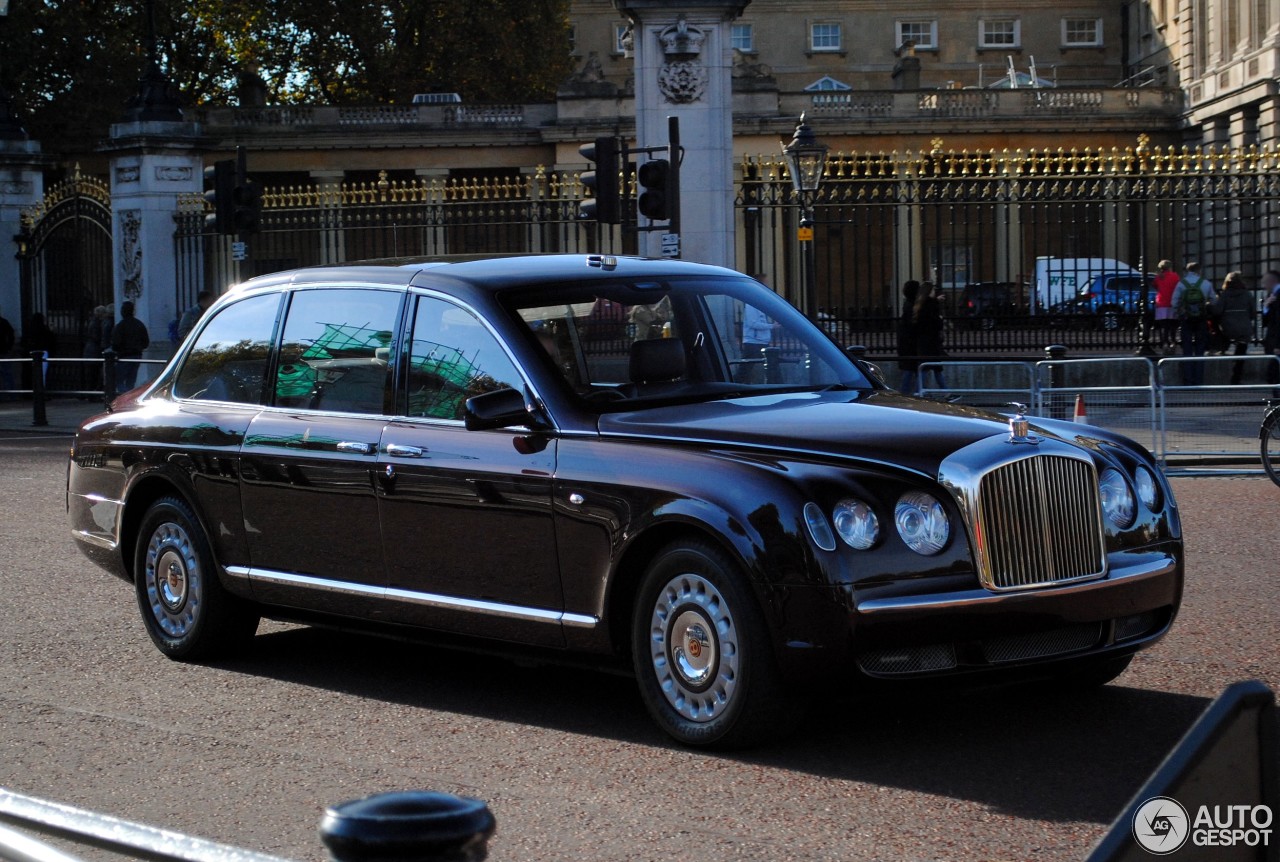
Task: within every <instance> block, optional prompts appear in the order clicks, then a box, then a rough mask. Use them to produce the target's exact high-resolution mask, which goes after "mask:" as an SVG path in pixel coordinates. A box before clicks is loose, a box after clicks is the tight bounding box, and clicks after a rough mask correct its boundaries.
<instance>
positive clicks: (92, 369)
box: [80, 305, 115, 389]
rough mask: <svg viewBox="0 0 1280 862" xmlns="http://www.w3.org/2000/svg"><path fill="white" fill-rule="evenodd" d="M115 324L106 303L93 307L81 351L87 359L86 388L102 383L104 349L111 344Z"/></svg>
mask: <svg viewBox="0 0 1280 862" xmlns="http://www.w3.org/2000/svg"><path fill="white" fill-rule="evenodd" d="M114 325H115V324H114V323H113V321H112V320H111V310H110V309H108V308H107V307H106V306H105V305H99V306H97V307H96V308H94V309H93V317H90V318H89V323H88V325H87V326H86V327H85V331H84V347H83V348H82V349H81V351H80V357H81V358H82V359H84V360H85V362H84V373H83V374H82V375H81V379H82V380H83V383H84V388H86V389H90V388H93V387H95V386H101V385H102V383H101V381H102V380H103V376H102V351H104V350H106V349H107V348H108V347H110V346H111V330H112V329H113V328H114Z"/></svg>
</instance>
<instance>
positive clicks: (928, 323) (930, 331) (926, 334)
mask: <svg viewBox="0 0 1280 862" xmlns="http://www.w3.org/2000/svg"><path fill="white" fill-rule="evenodd" d="M912 319H913V321H914V323H915V328H916V353H917V354H918V355H919V357H920V362H921V363H929V362H940V361H941V360H942V359H943V358H944V357H945V356H946V355H947V351H946V349H945V347H944V346H943V341H944V338H943V333H944V331H945V329H946V321H945V320H943V317H942V302H941V301H940V300H939V299H938V296H937V288H936V287H935V286H934V284H933V282H931V281H925V282H922V283H921V284H920V293H919V295H918V296H917V297H916V304H915V305H914V306H913V307H912ZM932 371H933V381H934V383H935V384H936V385H935V388H937V389H946V388H947V381H946V378H945V377H943V376H942V369H941V368H934V369H932ZM926 373H927V372H926V371H925V370H924V369H923V368H921V370H920V387H921V389H923V388H924V387H925V386H926V385H927V384H926V382H925V376H926Z"/></svg>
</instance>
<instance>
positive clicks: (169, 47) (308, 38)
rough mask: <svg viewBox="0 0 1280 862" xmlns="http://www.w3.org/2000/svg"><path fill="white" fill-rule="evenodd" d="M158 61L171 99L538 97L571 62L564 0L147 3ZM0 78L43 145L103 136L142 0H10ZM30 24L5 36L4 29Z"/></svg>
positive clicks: (143, 29) (142, 55) (135, 58)
mask: <svg viewBox="0 0 1280 862" xmlns="http://www.w3.org/2000/svg"><path fill="white" fill-rule="evenodd" d="M153 2H154V10H155V32H156V41H157V48H158V51H157V55H158V62H159V66H160V69H161V71H162V72H163V73H164V75H165V76H166V77H167V78H168V80H169V81H170V82H171V83H172V84H173V85H174V88H175V93H176V95H177V96H178V98H179V100H180V102H181V104H183V105H184V106H185V107H187V108H190V107H195V106H200V105H235V104H237V103H238V92H237V85H238V82H239V80H240V78H241V77H242V76H244V75H246V74H252V75H256V76H258V77H260V78H261V81H262V83H263V84H264V85H265V87H266V92H267V98H268V101H269V102H274V103H313V104H315V103H323V104H337V105H352V104H397V103H401V104H402V103H407V102H409V101H411V99H412V98H413V96H414V94H416V93H424V92H457V93H461V94H462V96H463V98H464V99H466V100H467V101H472V102H523V101H537V100H544V99H550V98H552V97H553V95H554V92H555V87H556V85H557V84H559V83H560V81H562V80H563V79H564V78H565V77H567V76H568V74H569V72H570V71H571V60H570V56H569V0H470V2H467V3H457V2H444V0H401V2H374V3H368V4H358V3H349V2H343V3H339V2H337V0H265V2H263V0H153ZM5 25H6V27H5V32H4V33H3V35H0V44H4V46H5V51H4V54H3V57H2V58H0V83H2V84H3V86H4V88H5V89H6V90H7V91H8V92H9V93H10V95H11V96H13V98H14V101H15V107H16V108H17V112H18V116H19V118H20V119H21V121H22V122H23V124H24V126H25V127H26V129H27V131H28V133H29V134H30V135H31V136H32V137H33V138H36V139H37V140H40V141H41V143H42V145H43V147H44V149H45V150H46V151H47V152H53V153H57V152H61V151H70V150H77V149H79V150H83V149H84V148H85V147H86V146H92V145H93V143H96V142H97V141H100V140H102V139H104V138H106V136H107V134H108V132H109V128H110V125H111V123H114V122H118V121H119V120H120V118H121V116H122V114H123V112H124V107H125V103H126V102H127V101H128V99H129V98H130V97H131V96H133V95H134V94H135V93H136V92H137V91H138V81H139V79H140V78H141V76H142V75H143V73H144V72H145V71H146V68H147V59H148V58H147V53H146V48H145V45H146V44H147V32H148V22H147V14H146V2H145V0H12V2H11V5H10V14H9V16H8V20H7V21H5ZM28 33H29V34H31V35H30V37H29V38H19V37H18V34H28Z"/></svg>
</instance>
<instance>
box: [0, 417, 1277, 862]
mask: <svg viewBox="0 0 1280 862" xmlns="http://www.w3.org/2000/svg"><path fill="white" fill-rule="evenodd" d="M66 448H67V438H66V437H65V436H54V437H50V438H45V439H34V438H31V437H30V435H27V436H25V437H24V436H23V435H14V434H8V435H6V434H0V512H3V515H0V524H2V525H3V543H0V728H2V729H0V786H3V787H7V788H9V789H12V790H16V791H18V792H21V793H28V794H32V795H36V796H41V797H45V798H51V799H55V800H58V801H62V802H66V803H69V804H72V805H79V806H85V807H88V808H92V809H95V810H100V811H104V812H108V813H111V814H114V815H117V816H120V817H125V818H128V819H132V820H140V821H143V822H148V823H154V824H159V825H165V826H168V827H170V828H174V829H177V830H181V831H184V832H188V833H192V834H196V835H201V836H204V837H207V838H212V839H214V840H217V841H223V842H228V843H236V844H240V845H243V846H247V847H250V848H252V849H255V850H259V851H263V852H268V853H274V854H279V855H283V856H288V857H292V858H295V859H321V858H323V856H324V853H323V851H322V849H321V847H320V845H319V842H318V841H317V839H316V826H317V824H318V822H319V819H320V816H321V813H322V811H323V808H324V806H325V805H327V804H331V803H335V802H339V801H343V800H346V799H350V798H354V797H357V796H362V795H364V794H367V793H372V792H377V791H382V790H389V789H403V788H418V787H425V788H431V789H438V790H444V791H448V792H452V793H461V794H466V795H472V796H478V797H481V798H484V799H486V800H487V801H488V802H489V803H490V805H491V806H492V808H493V810H494V812H495V813H496V815H497V818H498V834H497V835H496V836H495V838H494V840H493V842H492V843H491V845H490V851H491V852H490V858H491V859H493V860H570V859H592V860H644V859H663V860H667V859H674V858H697V859H699V860H701V862H714V860H725V859H753V860H754V859H760V860H792V859H805V860H864V859H868V860H869V859H884V860H917V859H919V860H935V859H936V860H1028V859H1036V860H1078V859H1080V858H1082V857H1083V855H1084V854H1085V853H1086V851H1087V849H1088V848H1089V847H1090V846H1091V844H1092V842H1093V841H1095V840H1096V839H1097V838H1098V836H1100V835H1101V834H1102V833H1103V831H1104V830H1105V828H1106V824H1107V823H1108V821H1109V820H1110V819H1111V818H1112V817H1113V816H1114V814H1115V813H1116V812H1117V811H1119V809H1120V808H1121V807H1122V806H1123V805H1124V804H1125V802H1126V801H1127V800H1128V798H1129V796H1130V795H1131V794H1132V793H1133V792H1134V791H1135V790H1136V789H1137V788H1138V787H1139V786H1140V784H1141V783H1142V782H1143V781H1144V780H1145V779H1146V777H1147V776H1148V775H1149V774H1150V772H1151V771H1152V769H1153V768H1154V767H1155V766H1156V765H1157V764H1158V763H1159V761H1160V759H1161V758H1162V757H1163V756H1164V754H1165V753H1166V752H1167V751H1168V749H1169V748H1170V747H1172V745H1173V744H1174V743H1175V742H1176V741H1177V739H1178V738H1179V736H1180V735H1181V734H1182V733H1183V731H1185V730H1186V728H1187V727H1188V726H1189V725H1190V724H1191V722H1192V721H1194V720H1195V718H1196V716H1197V715H1198V714H1199V713H1200V712H1201V710H1203V709H1204V707H1205V706H1206V705H1207V703H1208V702H1209V700H1210V699H1211V698H1212V697H1213V696H1215V695H1216V694H1218V693H1219V692H1220V691H1221V690H1222V688H1223V687H1224V686H1226V685H1227V684H1229V683H1231V682H1233V681H1236V680H1240V679H1246V678H1258V679H1261V680H1263V681H1264V682H1266V683H1267V684H1268V685H1270V686H1272V687H1273V688H1277V687H1280V638H1278V637H1277V635H1278V634H1280V626H1278V625H1277V622H1276V616H1275V608H1276V607H1277V606H1278V604H1280V577H1278V575H1280V572H1277V563H1276V560H1277V556H1278V555H1277V540H1276V536H1277V534H1278V532H1280V530H1278V528H1280V489H1277V488H1275V487H1274V486H1272V485H1271V484H1269V483H1267V482H1266V481H1265V480H1262V479H1207V478H1200V479H1179V480H1176V482H1175V487H1176V490H1177V492H1178V494H1179V500H1180V502H1181V504H1182V506H1183V509H1184V513H1185V519H1186V528H1187V534H1188V546H1189V553H1188V556H1189V564H1190V572H1191V578H1190V583H1189V586H1188V589H1187V597H1186V604H1185V606H1184V608H1183V614H1182V616H1181V618H1180V619H1179V621H1178V623H1177V625H1176V627H1175V630H1174V632H1173V633H1172V634H1171V635H1170V636H1169V637H1168V638H1166V639H1165V641H1164V642H1162V643H1161V644H1160V645H1159V646H1157V647H1156V648H1155V649H1154V650H1152V651H1149V652H1147V653H1144V654H1143V655H1141V656H1140V657H1139V658H1138V660H1137V661H1136V662H1135V663H1134V665H1133V667H1132V668H1131V669H1130V671H1129V672H1128V673H1127V674H1126V675H1125V676H1123V677H1121V679H1120V680H1119V681H1118V683H1117V684H1114V685H1112V686H1109V687H1108V688H1106V689H1104V690H1101V691H1098V692H1095V693H1091V694H1089V695H1087V696H1076V697H1068V696H1064V695H1057V696H1054V695H1038V696H1036V697H1034V698H1032V697H1030V696H1028V695H1027V694H1026V693H1025V692H1023V693H1008V692H1005V693H993V692H979V693H968V694H964V693H940V694H933V695H929V696H924V695H916V696H901V697H893V698H880V699H878V700H876V701H875V702H856V701H849V700H834V699H833V701H832V703H831V704H830V705H828V706H827V707H826V708H825V709H823V710H822V711H819V712H817V713H816V714H815V715H814V716H813V717H812V718H811V719H810V720H809V722H808V725H807V727H806V728H805V730H804V731H803V732H802V733H801V734H799V735H798V736H797V737H796V738H795V739H793V740H790V741H787V742H783V743H780V744H778V745H777V746H775V747H773V748H771V749H768V750H764V751H758V752H754V753H750V754H746V755H736V756H713V755H705V754H700V753H693V752H690V751H687V750H684V749H681V748H678V747H674V746H673V745H671V744H670V743H668V742H667V741H666V739H665V738H664V737H663V736H662V735H661V734H660V733H659V732H658V731H657V730H656V729H655V728H654V727H653V725H651V723H650V722H649V720H648V718H647V717H646V716H645V715H644V714H643V708H642V707H641V704H640V702H639V699H638V697H637V695H636V694H635V693H634V691H633V689H632V685H631V683H630V681H629V680H627V679H624V678H618V677H612V676H608V675H604V674H599V673H595V672H589V671H582V670H576V669H570V668H558V667H553V668H547V667H533V668H531V667H523V666H520V665H519V664H517V663H515V662H513V661H510V660H507V659H502V658H490V657H483V656H480V657H477V656H470V655H460V654H457V653H453V652H448V651H443V650H437V649H431V648H424V647H417V646H409V645H405V644H399V643H395V642H389V641H376V640H366V639H363V638H357V637H353V636H343V635H338V634H333V633H326V632H318V631H314V630H309V629H303V628H297V627H291V626H284V625H279V624H270V625H264V628H263V630H262V632H261V634H260V635H259V637H258V639H257V642H256V644H255V649H254V651H253V652H252V653H251V654H250V655H249V656H247V657H245V658H242V659H239V660H237V661H235V662H228V663H224V664H219V665H215V666H205V667H200V666H188V665H181V664H175V663H172V662H169V661H166V660H165V659H163V658H161V656H160V655H159V654H158V653H157V652H156V651H155V650H154V649H153V648H152V647H151V645H150V642H149V641H148V640H147V638H146V635H145V634H144V632H143V630H142V627H141V624H140V622H139V621H138V619H137V612H136V609H135V608H134V605H133V598H132V594H131V592H130V590H129V589H128V588H127V587H126V586H125V585H124V584H123V583H121V582H117V581H115V580H114V579H112V578H110V577H109V576H107V575H105V574H103V573H101V572H99V571H98V570H96V569H95V568H94V567H92V566H91V565H90V564H89V563H87V562H86V561H85V560H83V559H82V558H81V557H80V555H79V554H78V552H76V551H75V550H74V549H73V547H72V544H71V541H70V540H69V539H68V538H67V535H66V531H65V529H64V527H63V500H62V491H63V476H64V458H65V452H66Z"/></svg>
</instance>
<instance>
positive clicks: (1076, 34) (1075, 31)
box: [1062, 18, 1102, 48]
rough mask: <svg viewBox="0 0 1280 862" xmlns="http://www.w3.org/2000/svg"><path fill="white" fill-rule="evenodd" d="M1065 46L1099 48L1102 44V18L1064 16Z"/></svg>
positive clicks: (1063, 35) (1063, 36) (1063, 38)
mask: <svg viewBox="0 0 1280 862" xmlns="http://www.w3.org/2000/svg"><path fill="white" fill-rule="evenodd" d="M1062 45H1063V47H1064V48H1097V47H1099V46H1101V45H1102V19H1101V18H1063V19H1062Z"/></svg>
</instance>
